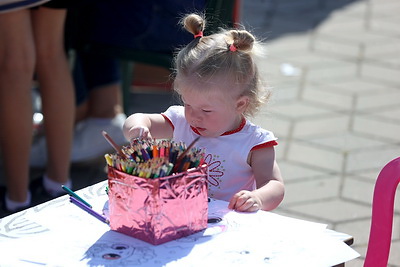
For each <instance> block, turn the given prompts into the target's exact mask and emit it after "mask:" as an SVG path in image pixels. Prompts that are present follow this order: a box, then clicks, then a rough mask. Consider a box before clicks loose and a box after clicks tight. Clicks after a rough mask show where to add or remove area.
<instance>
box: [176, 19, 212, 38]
mask: <svg viewBox="0 0 400 267" xmlns="http://www.w3.org/2000/svg"><path fill="white" fill-rule="evenodd" d="M181 24H182V25H183V27H184V28H185V29H186V30H187V31H188V32H190V33H191V34H193V36H194V37H195V38H198V37H203V32H204V29H205V26H206V20H205V19H204V18H203V17H202V16H200V15H198V14H190V15H188V16H186V17H184V18H183V19H182V21H181Z"/></svg>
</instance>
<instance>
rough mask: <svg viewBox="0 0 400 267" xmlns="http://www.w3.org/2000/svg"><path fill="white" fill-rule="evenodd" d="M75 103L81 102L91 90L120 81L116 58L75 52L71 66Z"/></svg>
mask: <svg viewBox="0 0 400 267" xmlns="http://www.w3.org/2000/svg"><path fill="white" fill-rule="evenodd" d="M72 74H73V78H74V85H75V94H76V104H77V105H80V104H82V103H83V102H84V101H85V100H86V99H87V98H88V96H89V93H90V91H91V90H93V89H96V88H99V87H101V86H105V85H109V84H114V83H117V82H119V81H120V76H121V75H120V71H119V64H118V60H116V59H114V58H109V57H106V56H99V55H96V54H92V53H88V52H83V51H81V52H77V54H76V58H75V64H74V66H73V73H72Z"/></svg>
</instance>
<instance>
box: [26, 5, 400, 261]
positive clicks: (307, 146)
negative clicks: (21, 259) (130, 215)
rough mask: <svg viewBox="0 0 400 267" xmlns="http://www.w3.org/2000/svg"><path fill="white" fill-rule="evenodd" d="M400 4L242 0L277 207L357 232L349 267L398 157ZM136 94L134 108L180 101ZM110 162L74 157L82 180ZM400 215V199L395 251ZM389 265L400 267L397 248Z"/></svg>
mask: <svg viewBox="0 0 400 267" xmlns="http://www.w3.org/2000/svg"><path fill="white" fill-rule="evenodd" d="M399 12H400V1H398V0H369V1H350V0H347V1H344V0H280V1H277V0H275V1H273V0H248V1H245V0H242V12H241V14H242V19H241V21H242V24H244V25H245V26H246V28H248V29H252V30H253V31H254V33H256V35H257V36H259V37H260V38H262V39H265V41H266V45H265V48H266V49H267V53H268V55H267V57H266V58H264V59H262V60H261V61H260V64H261V72H262V74H263V76H264V77H265V79H266V80H267V81H268V83H269V85H270V86H271V87H272V88H273V93H274V97H273V99H272V100H271V102H270V103H269V104H268V105H267V106H266V107H265V109H263V110H262V112H261V113H260V114H258V115H257V117H256V118H255V122H256V123H258V124H260V125H262V126H263V127H265V128H266V129H269V130H272V131H273V132H274V133H275V135H276V136H278V137H279V146H278V147H277V154H278V161H279V164H280V167H281V169H282V172H283V174H284V178H285V182H286V188H287V192H286V197H285V200H284V201H283V203H282V204H281V206H280V207H279V208H278V209H277V210H276V212H277V213H280V214H282V215H288V216H292V217H296V218H301V219H306V220H311V221H316V222H322V223H326V224H328V226H329V228H331V229H334V230H337V231H341V232H345V233H348V234H351V235H353V236H354V238H355V243H354V245H353V248H354V249H356V250H357V251H358V252H359V253H360V254H361V255H362V256H361V257H360V258H358V259H356V260H353V261H351V262H348V263H347V264H346V266H350V267H352V266H362V264H363V259H364V255H365V251H366V245H367V242H368V236H369V227H370V216H371V215H370V214H371V202H372V193H373V188H374V182H375V179H376V177H377V175H378V172H379V170H380V169H381V168H382V167H383V166H384V165H385V164H386V163H387V162H388V161H390V160H391V159H393V158H395V157H398V156H400V137H399V133H400V75H399V74H400V56H399V54H400V45H399V42H400V27H399V26H398V25H399V23H400V17H399V15H398V14H399ZM132 99H133V101H134V105H133V106H132V110H130V111H129V113H131V112H135V111H156V112H157V111H163V110H164V109H165V107H166V106H168V105H169V104H170V103H171V102H172V101H173V100H172V99H173V98H171V96H170V95H169V94H134V95H133V96H132ZM154 99H157V100H154ZM154 103H157V105H154ZM104 166H105V162H104V159H103V158H99V160H97V161H94V162H90V163H82V164H76V165H74V166H73V168H72V173H71V175H72V178H73V180H74V184H75V186H76V188H80V187H84V186H86V185H89V184H93V183H95V182H97V181H100V180H103V179H105V173H104ZM40 171H41V170H32V176H33V177H34V176H36V175H37V174H39V173H40ZM399 219H400V205H397V208H396V217H395V224H394V226H395V230H394V235H393V243H392V251H399V250H400V240H399V239H400V238H399V234H400V231H399V229H400V228H399V223H400V221H399ZM395 263H396V264H397V265H396V264H395ZM390 264H391V265H390V266H400V254H399V253H393V255H392V257H391V258H390Z"/></svg>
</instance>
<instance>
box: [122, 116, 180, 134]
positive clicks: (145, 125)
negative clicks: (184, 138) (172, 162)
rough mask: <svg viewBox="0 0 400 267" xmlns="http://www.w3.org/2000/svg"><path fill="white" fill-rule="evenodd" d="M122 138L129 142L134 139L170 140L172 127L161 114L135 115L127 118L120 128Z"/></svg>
mask: <svg viewBox="0 0 400 267" xmlns="http://www.w3.org/2000/svg"><path fill="white" fill-rule="evenodd" d="M122 131H123V133H124V136H125V138H126V139H127V140H129V141H131V140H132V139H134V138H144V139H147V138H148V139H151V138H156V139H170V138H172V134H173V128H172V125H171V124H170V123H169V122H168V121H167V120H166V119H165V118H164V117H163V116H162V115H161V114H145V113H135V114H133V115H131V116H129V117H128V118H127V119H126V120H125V123H124V126H123V128H122Z"/></svg>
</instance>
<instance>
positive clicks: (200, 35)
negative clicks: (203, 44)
mask: <svg viewBox="0 0 400 267" xmlns="http://www.w3.org/2000/svg"><path fill="white" fill-rule="evenodd" d="M197 37H203V32H202V31H199V33H198V34H196V35H195V36H194V39H196V38H197Z"/></svg>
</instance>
